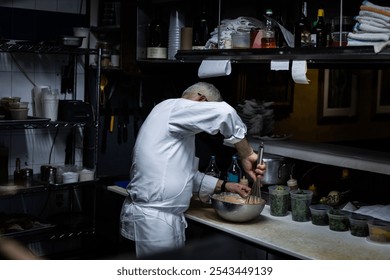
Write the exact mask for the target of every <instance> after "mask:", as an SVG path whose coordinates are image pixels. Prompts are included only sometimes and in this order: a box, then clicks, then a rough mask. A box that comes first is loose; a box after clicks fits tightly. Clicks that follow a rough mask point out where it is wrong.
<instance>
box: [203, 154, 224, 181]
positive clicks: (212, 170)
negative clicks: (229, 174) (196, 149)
mask: <svg viewBox="0 0 390 280" xmlns="http://www.w3.org/2000/svg"><path fill="white" fill-rule="evenodd" d="M205 174H207V175H210V176H213V177H215V178H220V176H221V172H220V171H219V168H218V166H217V162H216V159H215V156H211V158H210V162H209V166H208V167H207V168H206V171H205Z"/></svg>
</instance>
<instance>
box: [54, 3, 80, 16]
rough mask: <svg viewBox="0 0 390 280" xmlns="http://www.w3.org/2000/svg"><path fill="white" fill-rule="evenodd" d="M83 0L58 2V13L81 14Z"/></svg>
mask: <svg viewBox="0 0 390 280" xmlns="http://www.w3.org/2000/svg"><path fill="white" fill-rule="evenodd" d="M80 1H81V0H57V3H58V5H57V11H58V12H62V13H73V14H79V11H80V4H81V2H80Z"/></svg>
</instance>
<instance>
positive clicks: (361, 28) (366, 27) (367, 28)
mask: <svg viewBox="0 0 390 280" xmlns="http://www.w3.org/2000/svg"><path fill="white" fill-rule="evenodd" d="M353 30H354V31H356V32H357V33H361V32H372V33H385V34H390V26H389V27H388V28H382V27H376V26H372V25H370V24H366V23H360V22H358V23H356V24H355V26H354V27H353Z"/></svg>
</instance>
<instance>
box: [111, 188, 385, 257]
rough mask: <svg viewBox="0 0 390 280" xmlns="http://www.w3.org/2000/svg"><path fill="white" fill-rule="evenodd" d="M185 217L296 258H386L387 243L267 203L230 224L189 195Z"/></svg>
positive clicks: (112, 189)
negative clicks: (278, 213)
mask: <svg viewBox="0 0 390 280" xmlns="http://www.w3.org/2000/svg"><path fill="white" fill-rule="evenodd" d="M108 190H110V191H113V192H116V193H118V194H120V195H127V193H126V191H125V190H124V189H123V188H121V187H118V186H109V187H108ZM185 216H186V218H187V219H189V220H193V221H196V222H198V223H201V224H203V225H206V226H210V227H212V228H215V229H218V230H221V231H223V232H226V233H229V234H232V235H234V236H237V237H239V238H242V239H244V240H247V241H250V242H253V243H254V244H258V245H261V246H264V247H267V248H269V249H273V250H276V251H279V252H282V253H285V254H287V255H290V256H293V257H296V258H299V259H325V260H336V259H353V260H357V259H363V260H370V259H373V260H374V259H378V260H380V259H390V244H379V243H374V242H371V241H369V240H367V239H366V238H365V237H356V236H353V235H351V233H350V232H349V231H346V232H336V231H331V230H330V229H329V227H328V226H315V225H313V224H312V223H311V222H294V221H292V219H291V213H289V215H288V216H285V217H274V216H271V215H270V210H269V206H268V205H266V206H265V208H264V210H263V212H262V213H261V215H260V216H259V217H258V218H256V219H254V220H252V221H249V222H245V223H232V222H228V221H225V220H223V219H222V218H220V217H219V216H218V215H217V214H216V213H215V211H214V209H213V208H212V206H211V205H207V204H204V203H202V202H200V201H199V200H198V199H196V198H193V199H192V201H191V205H190V208H189V209H188V211H187V212H186V213H185Z"/></svg>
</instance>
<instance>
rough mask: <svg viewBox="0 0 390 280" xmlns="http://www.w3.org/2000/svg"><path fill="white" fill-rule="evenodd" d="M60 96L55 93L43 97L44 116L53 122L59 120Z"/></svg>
mask: <svg viewBox="0 0 390 280" xmlns="http://www.w3.org/2000/svg"><path fill="white" fill-rule="evenodd" d="M58 102H59V95H58V94H57V93H54V92H50V93H45V94H42V96H41V104H42V116H43V117H44V118H48V119H50V120H51V121H56V120H57V115H58Z"/></svg>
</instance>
